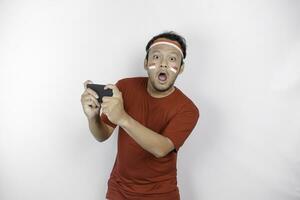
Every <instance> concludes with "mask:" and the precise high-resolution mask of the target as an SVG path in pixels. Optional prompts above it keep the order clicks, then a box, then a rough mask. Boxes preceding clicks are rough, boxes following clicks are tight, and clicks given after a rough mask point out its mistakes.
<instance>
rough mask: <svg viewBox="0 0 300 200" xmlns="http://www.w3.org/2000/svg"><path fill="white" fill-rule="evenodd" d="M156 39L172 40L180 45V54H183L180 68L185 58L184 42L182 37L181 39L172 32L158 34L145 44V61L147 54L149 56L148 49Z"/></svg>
mask: <svg viewBox="0 0 300 200" xmlns="http://www.w3.org/2000/svg"><path fill="white" fill-rule="evenodd" d="M158 38H166V39H169V40H173V41H176V42H178V43H179V44H180V47H181V50H182V53H183V58H182V59H181V64H180V66H181V65H182V64H183V59H184V58H185V57H186V40H185V38H184V37H182V36H181V35H179V34H178V33H176V32H174V31H167V32H163V33H160V34H158V35H156V36H154V37H153V38H152V39H151V40H150V41H149V42H148V44H147V46H146V52H147V54H146V59H147V60H148V54H149V48H150V46H151V45H152V44H153V43H154V41H155V40H156V39H158Z"/></svg>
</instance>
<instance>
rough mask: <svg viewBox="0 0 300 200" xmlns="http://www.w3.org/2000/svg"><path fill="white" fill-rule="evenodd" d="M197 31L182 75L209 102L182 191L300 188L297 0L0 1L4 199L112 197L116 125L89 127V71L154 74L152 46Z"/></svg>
mask: <svg viewBox="0 0 300 200" xmlns="http://www.w3.org/2000/svg"><path fill="white" fill-rule="evenodd" d="M167 30H174V31H176V32H178V33H179V34H182V35H183V36H184V37H185V38H186V40H187V45H188V48H187V58H186V68H185V71H184V73H183V74H181V75H180V76H179V77H178V79H177V81H176V83H175V85H176V86H177V87H178V88H180V89H181V90H182V91H183V92H184V93H185V94H186V95H187V96H188V97H189V98H190V99H192V100H193V101H194V103H195V104H196V105H197V106H198V107H199V109H200V115H201V116H200V119H199V122H198V124H197V126H196V128H195V129H194V131H193V133H192V135H191V136H190V137H189V138H188V139H187V140H186V142H185V144H184V145H183V146H182V148H181V150H180V152H179V154H178V165H177V167H178V185H179V188H180V194H181V197H182V199H183V200H296V199H300V157H299V153H300V56H299V55H300V36H299V35H300V2H299V1H297V0H281V1H279V0H277V1H276V0H274V1H267V0H264V1H262V0H251V1H246V0H228V1H222V0H197V1H196V0H195V1H191V0H186V1H179V0H178V1H176V0H172V1H171V0H166V1H158V0H152V1H142V0H134V1H74V0H73V1H71V0H64V1H3V0H2V1H0V91H1V96H0V199H1V200H40V199H43V200H66V199H72V200H82V199H88V200H97V199H104V196H105V193H106V189H107V180H108V177H109V174H110V172H111V169H112V166H113V162H114V159H115V154H116V139H117V137H116V136H117V129H115V132H114V134H113V136H112V137H111V138H110V139H109V140H108V141H106V142H104V143H99V142H97V141H96V140H95V139H94V138H93V136H92V134H91V133H90V132H89V129H88V123H87V119H86V117H85V115H84V113H83V111H82V107H81V103H80V95H81V93H82V92H83V82H84V81H85V80H87V79H90V80H92V81H94V82H95V83H103V84H107V83H115V82H116V81H117V80H118V79H121V78H125V77H133V76H147V74H146V71H145V70H144V69H143V59H144V56H145V46H146V44H147V42H148V41H149V40H150V39H151V37H153V36H154V35H156V34H158V33H161V32H163V31H167Z"/></svg>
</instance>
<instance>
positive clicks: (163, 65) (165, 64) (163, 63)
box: [160, 59, 168, 67]
mask: <svg viewBox="0 0 300 200" xmlns="http://www.w3.org/2000/svg"><path fill="white" fill-rule="evenodd" d="M160 66H161V67H168V65H167V62H166V59H162V61H161V64H160Z"/></svg>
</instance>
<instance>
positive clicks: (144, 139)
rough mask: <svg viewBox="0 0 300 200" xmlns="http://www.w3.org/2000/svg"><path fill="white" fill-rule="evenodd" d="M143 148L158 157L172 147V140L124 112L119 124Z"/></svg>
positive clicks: (165, 153) (162, 155)
mask: <svg viewBox="0 0 300 200" xmlns="http://www.w3.org/2000/svg"><path fill="white" fill-rule="evenodd" d="M119 125H120V126H121V127H122V128H123V129H124V130H125V131H126V132H127V133H128V134H129V136H130V137H132V138H133V139H134V140H135V141H136V142H137V143H138V144H139V145H140V146H141V147H142V148H143V149H145V150H146V151H148V152H150V153H152V154H153V155H154V156H155V157H157V158H160V157H164V156H165V155H167V154H168V153H169V152H170V151H172V150H173V149H174V144H173V143H172V141H171V140H170V139H169V138H167V137H165V136H163V135H161V134H159V133H156V132H154V131H152V130H150V129H149V128H147V127H145V126H143V125H142V124H141V123H139V122H138V121H136V120H135V119H133V118H132V117H131V116H130V115H128V114H127V113H125V116H124V117H123V119H122V120H121V122H120V124H119Z"/></svg>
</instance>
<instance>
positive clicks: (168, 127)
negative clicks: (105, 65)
mask: <svg viewBox="0 0 300 200" xmlns="http://www.w3.org/2000/svg"><path fill="white" fill-rule="evenodd" d="M147 81H148V77H131V78H124V79H121V80H119V81H118V82H117V83H116V86H117V87H118V89H119V90H120V91H121V92H122V97H123V103H124V109H125V111H126V112H127V113H128V114H129V115H130V116H131V117H132V118H134V119H135V120H136V121H138V122H139V123H141V124H143V125H144V126H145V127H147V128H149V129H151V130H152V131H155V132H157V133H159V134H162V135H164V136H165V137H168V138H169V139H170V140H171V141H172V142H173V143H174V146H175V149H174V150H173V151H171V152H170V153H169V154H168V155H166V156H164V157H162V158H156V157H155V156H154V155H152V154H151V153H150V152H148V151H146V150H145V149H143V148H142V147H141V146H140V145H139V144H138V143H136V142H135V140H134V139H133V138H131V137H130V136H129V135H128V134H127V133H126V131H125V130H124V129H122V128H121V127H119V132H118V150H117V156H116V160H115V163H114V166H113V169H112V172H111V174H110V178H109V180H108V190H107V193H106V198H108V199H110V200H123V199H124V200H125V199H128V200H153V199H155V200H179V199H180V195H179V189H178V186H177V168H176V160H177V152H178V150H179V148H180V147H181V146H182V145H183V143H184V141H185V140H186V139H187V137H188V136H189V135H190V133H191V132H192V130H193V129H194V127H195V125H196V123H197V121H198V118H199V110H198V108H197V107H196V106H195V104H194V103H193V102H192V101H191V100H190V99H189V98H188V97H187V96H185V95H184V94H183V93H182V92H181V91H180V90H179V89H178V88H177V87H176V86H175V90H174V91H173V92H172V93H171V94H169V95H168V96H166V97H163V98H155V97H152V96H151V95H150V94H149V93H148V91H147ZM101 119H102V121H103V122H105V123H106V124H108V125H110V126H112V127H114V128H115V127H116V126H117V125H116V124H114V123H112V122H111V121H109V119H108V118H107V116H106V115H105V114H104V113H102V114H101Z"/></svg>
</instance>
